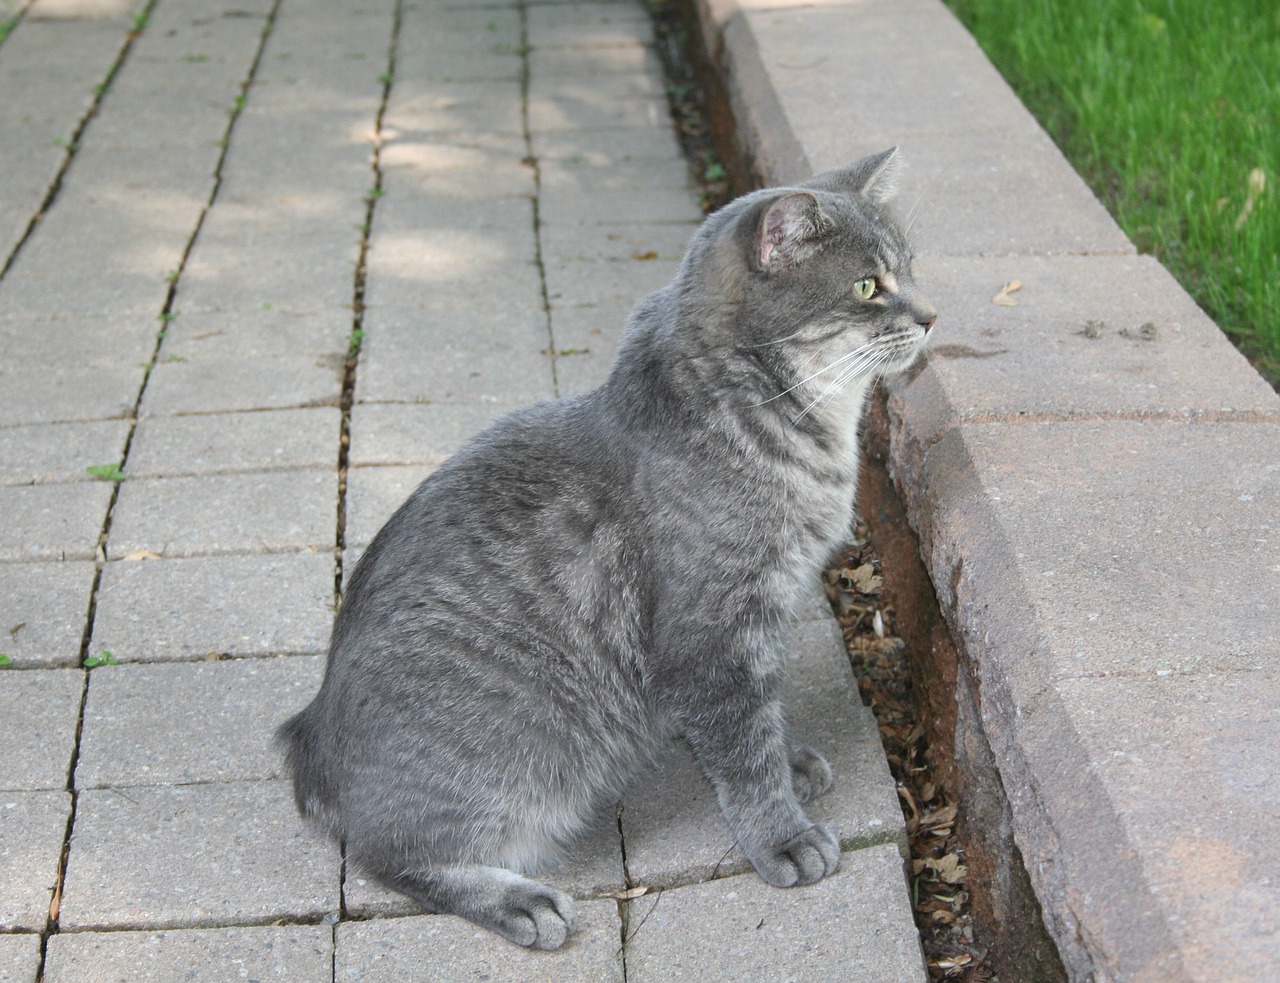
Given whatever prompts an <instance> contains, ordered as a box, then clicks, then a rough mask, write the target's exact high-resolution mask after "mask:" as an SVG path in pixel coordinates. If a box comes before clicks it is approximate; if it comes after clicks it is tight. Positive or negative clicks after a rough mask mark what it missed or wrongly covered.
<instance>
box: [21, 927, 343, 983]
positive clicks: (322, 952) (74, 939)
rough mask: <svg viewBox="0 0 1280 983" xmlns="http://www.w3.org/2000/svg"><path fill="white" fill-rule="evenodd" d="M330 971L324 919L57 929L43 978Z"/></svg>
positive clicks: (144, 982)
mask: <svg viewBox="0 0 1280 983" xmlns="http://www.w3.org/2000/svg"><path fill="white" fill-rule="evenodd" d="M332 978H333V930H332V929H331V928H330V927H329V926H327V925H279V926H277V925H270V926H261V927H246V928H214V929H171V930H169V931H163V932H64V933H62V934H60V935H55V936H53V937H52V938H51V939H50V940H49V953H48V957H47V960H46V962H45V971H44V979H45V981H46V983H117V981H119V980H125V979H127V980H130V981H136V983H170V981H173V980H192V981H209V983H214V981H221V980H231V979H245V980H266V979H270V980H279V981H281V983H329V981H331V980H332Z"/></svg>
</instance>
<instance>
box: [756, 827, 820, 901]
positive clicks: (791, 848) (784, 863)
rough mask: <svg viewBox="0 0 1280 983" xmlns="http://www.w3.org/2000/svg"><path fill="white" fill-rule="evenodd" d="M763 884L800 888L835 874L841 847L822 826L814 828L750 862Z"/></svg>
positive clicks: (764, 852) (767, 850)
mask: <svg viewBox="0 0 1280 983" xmlns="http://www.w3.org/2000/svg"><path fill="white" fill-rule="evenodd" d="M751 863H752V864H753V865H754V866H755V868H756V873H758V874H759V875H760V876H761V877H762V878H763V879H764V881H765V883H766V884H771V885H773V886H774V887H800V886H801V885H804V884H812V883H814V882H815V881H820V880H822V878H824V877H827V876H828V875H830V874H834V873H835V872H836V870H837V869H838V868H839V867H840V843H839V842H838V841H837V840H836V838H835V837H834V836H832V835H831V833H830V831H828V830H827V828H826V827H825V826H818V825H816V824H815V825H813V826H810V827H809V828H808V829H806V830H804V831H803V832H801V833H798V834H797V835H795V836H793V837H791V839H789V840H787V841H785V842H783V843H781V844H778V845H776V846H773V847H769V848H766V849H765V850H763V851H761V852H760V853H759V854H758V855H756V856H753V857H752V858H751Z"/></svg>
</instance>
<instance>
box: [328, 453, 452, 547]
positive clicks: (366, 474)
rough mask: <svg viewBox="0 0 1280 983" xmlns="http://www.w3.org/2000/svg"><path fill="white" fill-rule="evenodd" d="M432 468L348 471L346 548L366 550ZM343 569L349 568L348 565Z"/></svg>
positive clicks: (426, 465)
mask: <svg viewBox="0 0 1280 983" xmlns="http://www.w3.org/2000/svg"><path fill="white" fill-rule="evenodd" d="M434 470H435V467H434V466H433V465H429V464H414V465H409V466H405V467H398V466H392V467H377V468H352V469H351V470H350V471H349V472H348V473H347V546H348V547H352V546H368V545H369V543H371V542H372V541H373V537H374V536H375V535H377V532H378V530H379V529H381V528H382V526H383V524H384V523H385V522H386V521H387V520H388V519H390V518H391V515H392V513H393V512H395V510H396V509H398V508H399V507H400V506H401V504H403V502H404V500H405V499H406V498H408V497H409V493H410V492H412V491H413V490H414V489H415V488H417V487H418V485H420V484H422V482H423V481H424V480H426V477H427V475H429V474H431V472H432V471H434ZM345 566H346V569H347V570H348V571H350V570H351V569H352V568H351V566H350V564H349V563H347V564H345Z"/></svg>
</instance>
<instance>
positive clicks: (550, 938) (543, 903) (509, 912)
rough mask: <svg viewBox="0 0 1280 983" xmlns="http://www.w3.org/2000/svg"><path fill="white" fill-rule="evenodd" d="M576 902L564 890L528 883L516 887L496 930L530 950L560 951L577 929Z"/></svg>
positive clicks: (499, 915) (499, 913)
mask: <svg viewBox="0 0 1280 983" xmlns="http://www.w3.org/2000/svg"><path fill="white" fill-rule="evenodd" d="M575 918H576V915H575V912H574V907H573V899H572V898H570V897H569V895H567V894H565V893H564V892H563V891H557V890H556V889H555V888H553V887H547V886H546V885H545V884H539V883H537V882H536V881H529V880H526V881H524V882H523V883H521V884H518V885H513V886H512V888H511V889H510V890H509V891H508V893H507V896H506V897H505V898H504V899H503V904H502V907H501V908H500V909H499V910H498V911H497V912H496V913H495V916H494V919H493V925H492V927H493V929H494V931H496V932H497V933H498V934H499V935H501V936H503V937H504V938H507V939H510V940H511V941H512V942H514V943H516V944H517V945H522V946H525V947H527V948H530V949H559V948H560V947H561V946H562V945H564V942H565V939H567V938H568V937H569V932H570V931H571V930H572V929H573V923H574V921H575Z"/></svg>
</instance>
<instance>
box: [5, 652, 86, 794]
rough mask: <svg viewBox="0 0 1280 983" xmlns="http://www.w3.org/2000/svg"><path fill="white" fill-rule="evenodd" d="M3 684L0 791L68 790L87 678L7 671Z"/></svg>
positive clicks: (68, 672) (76, 673)
mask: <svg viewBox="0 0 1280 983" xmlns="http://www.w3.org/2000/svg"><path fill="white" fill-rule="evenodd" d="M0 683H2V685H0V718H3V719H4V721H5V753H4V757H3V758H0V789H42V788H44V789H61V788H66V786H67V777H68V775H67V770H68V767H69V766H70V764H71V755H72V752H73V751H74V750H75V745H76V724H77V721H78V720H79V717H80V697H81V695H82V694H83V692H84V673H83V672H82V671H80V670H79V669H49V670H33V671H31V672H7V673H5V675H4V677H3V680H0Z"/></svg>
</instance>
